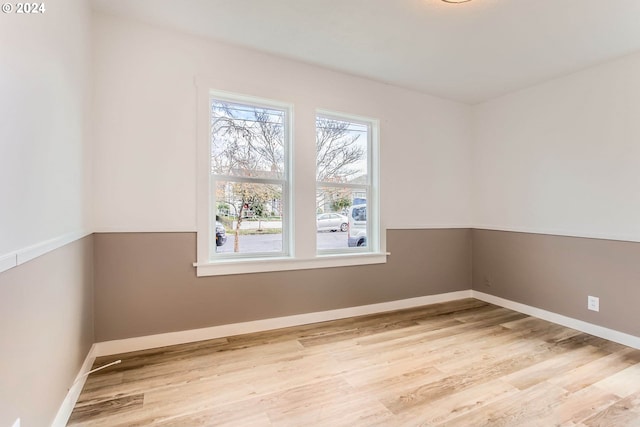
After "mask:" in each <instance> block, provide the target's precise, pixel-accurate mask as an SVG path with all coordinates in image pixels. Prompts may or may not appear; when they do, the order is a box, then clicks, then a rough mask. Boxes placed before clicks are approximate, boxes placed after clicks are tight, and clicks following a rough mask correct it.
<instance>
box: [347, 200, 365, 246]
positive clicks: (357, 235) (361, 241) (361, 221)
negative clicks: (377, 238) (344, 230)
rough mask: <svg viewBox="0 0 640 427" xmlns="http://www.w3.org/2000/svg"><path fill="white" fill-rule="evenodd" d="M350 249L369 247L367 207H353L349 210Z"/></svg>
mask: <svg viewBox="0 0 640 427" xmlns="http://www.w3.org/2000/svg"><path fill="white" fill-rule="evenodd" d="M347 216H348V221H349V227H348V230H349V234H348V235H347V244H348V245H349V247H356V246H367V205H353V206H351V207H350V208H349V214H348V215H347Z"/></svg>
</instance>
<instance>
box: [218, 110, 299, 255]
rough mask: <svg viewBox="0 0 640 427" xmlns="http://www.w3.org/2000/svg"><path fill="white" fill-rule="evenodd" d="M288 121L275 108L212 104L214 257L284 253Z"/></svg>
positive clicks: (286, 245)
mask: <svg viewBox="0 0 640 427" xmlns="http://www.w3.org/2000/svg"><path fill="white" fill-rule="evenodd" d="M288 116H289V112H288V110H287V109H283V108H278V107H275V106H270V105H252V104H251V103H238V102H230V101H226V100H221V99H212V100H211V179H212V183H211V184H212V185H211V189H212V191H213V194H212V197H211V200H212V203H213V206H212V207H211V212H214V213H215V216H212V217H211V220H212V221H215V224H212V227H211V229H212V230H213V229H215V230H216V236H215V240H214V239H213V238H212V239H211V242H212V243H211V247H212V248H211V251H210V252H211V253H212V254H214V255H216V256H242V255H243V254H251V256H256V255H257V254H261V255H267V256H268V255H274V254H275V255H286V254H287V253H288V240H287V238H288V236H287V233H286V230H287V227H286V224H287V221H288V220H289V218H288V214H287V209H288V205H289V201H288V197H289V195H288V183H287V179H288V170H287V165H288V161H287V156H288V151H289V150H288V145H289V141H288V139H289V138H288ZM214 241H215V243H214Z"/></svg>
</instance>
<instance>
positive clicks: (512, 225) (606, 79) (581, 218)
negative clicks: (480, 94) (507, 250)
mask: <svg viewBox="0 0 640 427" xmlns="http://www.w3.org/2000/svg"><path fill="white" fill-rule="evenodd" d="M473 135H474V142H473V153H472V158H473V187H472V193H473V204H474V209H475V217H474V224H475V226H476V227H478V228H495V229H502V230H517V231H531V232H540V233H548V234H561V235H563V234H566V235H573V236H584V237H603V238H613V239H622V240H633V241H640V221H639V220H638V218H640V167H639V165H640V163H639V159H640V143H639V141H640V54H635V55H631V56H628V57H625V58H622V59H619V60H617V61H613V62H609V63H606V64H603V65H600V66H597V67H593V68H590V69H587V70H585V71H582V72H579V73H576V74H572V75H569V76H566V77H563V78H560V79H556V80H553V81H550V82H547V83H545V84H541V85H538V86H535V87H532V88H529V89H526V90H522V91H519V92H516V93H513V94H510V95H507V96H504V97H502V98H499V99H496V100H493V101H490V102H487V103H484V104H481V105H478V106H475V107H474V109H473Z"/></svg>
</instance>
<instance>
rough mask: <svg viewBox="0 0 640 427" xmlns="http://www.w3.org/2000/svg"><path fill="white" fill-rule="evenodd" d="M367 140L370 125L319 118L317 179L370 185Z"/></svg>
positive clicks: (317, 123)
mask: <svg viewBox="0 0 640 427" xmlns="http://www.w3.org/2000/svg"><path fill="white" fill-rule="evenodd" d="M368 141H369V126H368V125H366V124H362V123H355V122H350V121H346V120H338V119H335V118H328V117H323V116H318V117H317V118H316V154H317V156H316V180H317V181H318V182H336V183H351V184H367V183H368V166H367V157H368V152H367V151H368V145H369V142H368Z"/></svg>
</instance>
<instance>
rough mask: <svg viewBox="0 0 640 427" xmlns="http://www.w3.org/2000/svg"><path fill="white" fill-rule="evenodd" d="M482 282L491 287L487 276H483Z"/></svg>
mask: <svg viewBox="0 0 640 427" xmlns="http://www.w3.org/2000/svg"><path fill="white" fill-rule="evenodd" d="M482 284H483V285H484V286H485V287H487V288H490V287H491V280H489V278H488V277H486V276H485V278H484V281H483V282H482Z"/></svg>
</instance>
